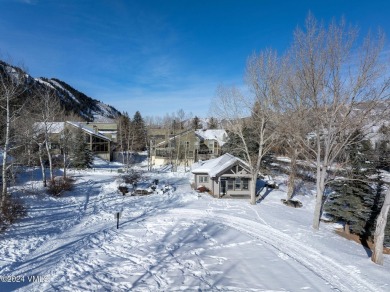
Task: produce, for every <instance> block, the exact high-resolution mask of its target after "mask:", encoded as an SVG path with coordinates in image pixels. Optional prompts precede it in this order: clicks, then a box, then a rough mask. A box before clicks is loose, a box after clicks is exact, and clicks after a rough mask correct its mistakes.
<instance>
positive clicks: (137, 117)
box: [131, 111, 146, 151]
mask: <svg viewBox="0 0 390 292" xmlns="http://www.w3.org/2000/svg"><path fill="white" fill-rule="evenodd" d="M131 128H132V131H133V137H134V140H133V150H135V151H143V150H145V149H146V127H145V122H144V120H143V119H142V116H141V114H140V112H139V111H136V112H135V114H134V117H133V121H132V122H131Z"/></svg>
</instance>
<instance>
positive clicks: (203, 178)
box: [199, 176, 209, 183]
mask: <svg viewBox="0 0 390 292" xmlns="http://www.w3.org/2000/svg"><path fill="white" fill-rule="evenodd" d="M199 182H200V183H208V182H209V177H208V176H199Z"/></svg>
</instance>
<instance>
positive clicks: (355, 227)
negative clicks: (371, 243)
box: [325, 131, 375, 236]
mask: <svg viewBox="0 0 390 292" xmlns="http://www.w3.org/2000/svg"><path fill="white" fill-rule="evenodd" d="M355 141H357V142H356V143H354V144H353V145H351V146H350V147H349V148H348V149H346V150H347V151H346V152H347V155H348V157H349V160H350V173H349V175H348V177H347V178H346V179H342V180H336V181H335V182H333V183H332V184H331V185H330V186H331V188H332V189H333V192H332V193H331V195H330V196H329V198H328V200H327V202H326V204H325V212H326V213H327V215H328V216H329V217H330V218H331V219H332V220H333V221H342V222H344V223H345V231H346V232H347V233H349V232H350V231H351V232H352V233H354V234H357V235H361V236H363V235H366V234H367V228H368V225H370V220H372V207H373V205H374V199H375V189H374V188H373V187H372V184H371V183H370V182H369V181H370V179H369V175H370V174H372V173H373V172H374V171H375V169H374V167H373V166H374V165H373V164H372V163H369V162H368V159H369V156H370V154H371V146H370V142H369V141H362V134H361V132H360V131H357V132H356V133H355Z"/></svg>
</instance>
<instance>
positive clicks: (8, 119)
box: [1, 96, 11, 208]
mask: <svg viewBox="0 0 390 292" xmlns="http://www.w3.org/2000/svg"><path fill="white" fill-rule="evenodd" d="M6 102H7V104H6V128H5V137H4V138H5V143H4V150H3V151H4V152H3V165H2V172H1V175H2V182H3V188H2V191H1V208H3V206H4V202H5V199H6V196H7V186H8V180H7V158H8V151H9V150H8V149H9V136H10V126H11V123H10V122H11V115H10V106H9V98H8V96H7V101H6Z"/></svg>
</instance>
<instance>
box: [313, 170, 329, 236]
mask: <svg viewBox="0 0 390 292" xmlns="http://www.w3.org/2000/svg"><path fill="white" fill-rule="evenodd" d="M325 176H326V169H325V167H322V166H317V177H316V187H317V194H316V204H315V208H314V217H313V228H314V229H315V230H319V229H320V219H321V215H322V205H323V204H322V203H323V202H322V201H323V196H324V191H325Z"/></svg>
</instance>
